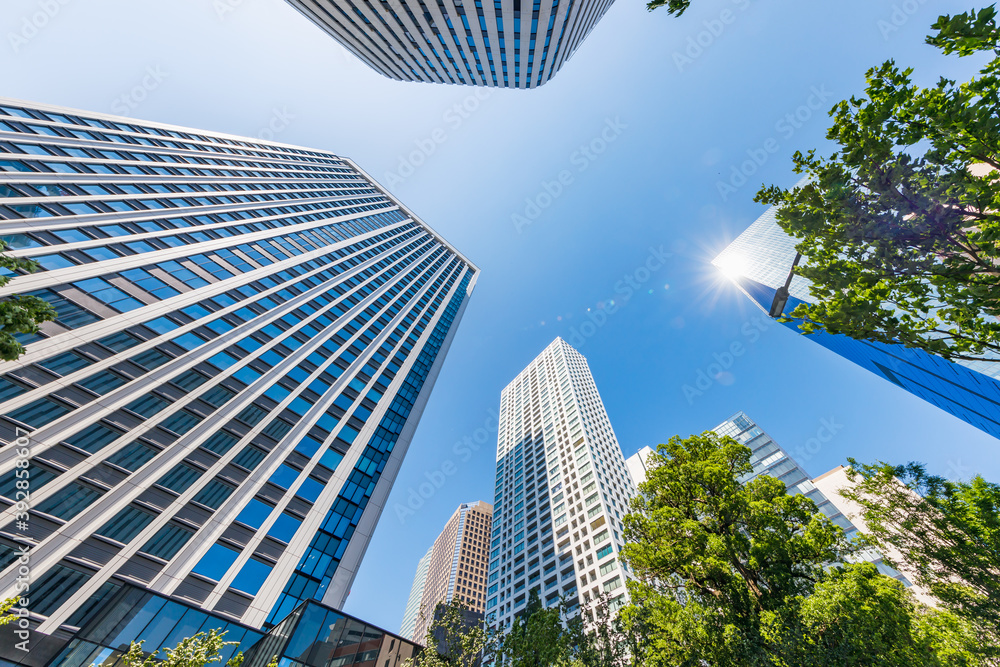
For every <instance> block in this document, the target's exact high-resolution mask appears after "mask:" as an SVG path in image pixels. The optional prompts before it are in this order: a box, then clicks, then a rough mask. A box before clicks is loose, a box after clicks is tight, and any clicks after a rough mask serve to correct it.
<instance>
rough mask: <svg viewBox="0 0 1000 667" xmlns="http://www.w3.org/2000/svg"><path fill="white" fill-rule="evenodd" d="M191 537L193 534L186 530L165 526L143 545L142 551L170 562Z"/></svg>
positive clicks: (176, 526) (174, 525)
mask: <svg viewBox="0 0 1000 667" xmlns="http://www.w3.org/2000/svg"><path fill="white" fill-rule="evenodd" d="M192 535H194V532H193V531H191V530H189V529H188V528H184V527H182V526H178V525H176V524H167V525H166V526H164V527H163V528H161V529H160V530H159V531H157V533H156V535H154V536H153V537H152V539H150V540H149V542H146V544H145V545H143V547H142V551H145V552H146V553H148V554H151V555H153V556H157V557H159V558H162V559H163V560H170V559H171V558H173V557H174V556H176V555H177V552H178V551H180V550H181V547H183V546H184V545H185V544H186V543H187V541H188V540H189V539H191V536H192Z"/></svg>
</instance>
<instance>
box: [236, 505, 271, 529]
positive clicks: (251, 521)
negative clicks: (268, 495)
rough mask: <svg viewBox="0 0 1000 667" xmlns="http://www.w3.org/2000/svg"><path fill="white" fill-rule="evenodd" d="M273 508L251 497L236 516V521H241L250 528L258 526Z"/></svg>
mask: <svg viewBox="0 0 1000 667" xmlns="http://www.w3.org/2000/svg"><path fill="white" fill-rule="evenodd" d="M273 509H274V508H273V507H271V506H270V505H268V504H267V503H265V502H262V501H260V500H257V499H256V498H251V499H250V502H249V503H247V505H246V507H244V508H243V510H242V511H241V512H240V513H239V515H238V516H237V517H236V520H237V521H242V522H243V523H245V524H246V525H248V526H250V527H251V528H260V527H261V526H262V525H263V524H264V521H265V520H267V517H268V516H270V514H271V510H273Z"/></svg>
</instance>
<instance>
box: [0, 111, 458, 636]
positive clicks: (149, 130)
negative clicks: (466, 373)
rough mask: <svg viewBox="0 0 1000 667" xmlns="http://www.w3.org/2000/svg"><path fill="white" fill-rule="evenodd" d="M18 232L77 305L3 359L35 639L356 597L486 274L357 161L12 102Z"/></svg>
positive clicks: (17, 526)
mask: <svg viewBox="0 0 1000 667" xmlns="http://www.w3.org/2000/svg"><path fill="white" fill-rule="evenodd" d="M0 237H2V238H3V239H5V240H6V241H7V243H8V244H9V245H10V247H11V248H13V251H12V252H13V254H15V255H17V256H20V257H28V258H32V259H34V260H36V261H37V262H38V263H39V264H40V266H41V270H40V271H38V272H36V273H33V274H29V275H21V276H16V277H15V278H14V279H13V281H12V282H11V283H10V284H8V285H7V286H6V287H4V288H3V289H2V291H0V296H2V297H8V298H9V297H10V296H11V295H12V294H31V295H35V296H38V297H41V298H42V299H45V300H46V301H48V302H49V303H51V304H52V305H53V306H54V307H55V309H56V311H57V313H58V315H57V317H56V319H55V321H53V322H48V323H45V324H43V325H42V327H41V331H40V333H39V334H37V335H32V336H21V339H22V342H23V343H24V344H25V346H26V352H25V354H24V355H23V356H22V357H21V358H20V359H18V360H17V361H15V362H5V363H3V364H0V441H2V442H3V443H4V445H3V446H0V511H2V512H3V516H2V518H0V597H3V598H6V597H9V596H10V595H11V594H12V593H13V592H14V591H15V589H16V587H17V585H18V576H19V575H18V564H17V561H18V557H19V556H18V554H19V553H20V552H19V545H21V544H25V543H27V544H30V546H31V594H30V600H31V605H30V612H31V619H32V623H33V627H34V628H35V629H36V630H37V632H38V633H39V636H43V635H52V634H53V633H60V632H71V631H72V629H73V628H79V627H80V626H81V624H83V623H85V622H86V621H87V618H88V617H87V613H88V610H93V609H95V608H98V607H99V606H100V604H101V601H102V600H105V599H108V598H109V597H110V596H113V595H115V594H116V591H118V590H120V589H121V588H122V586H124V585H135V586H138V587H140V588H142V589H143V590H148V591H150V592H154V593H157V594H160V595H163V596H167V597H169V598H171V599H178V600H182V601H185V602H187V603H190V604H193V605H195V606H197V607H199V608H201V609H204V610H209V611H212V612H214V613H215V614H217V615H222V616H225V617H227V618H231V619H233V620H234V621H236V622H239V623H242V624H245V625H247V626H250V627H255V628H264V627H269V626H270V625H272V624H274V623H276V622H278V621H280V620H281V619H282V618H284V617H286V616H287V615H288V614H289V613H290V612H291V611H292V610H293V609H295V608H297V607H298V606H299V605H300V603H302V602H304V601H307V600H314V601H318V602H322V603H323V604H326V605H329V606H332V607H340V606H341V605H342V604H343V602H344V600H345V598H346V596H347V593H348V591H349V590H350V586H351V582H352V581H353V578H354V575H355V573H356V571H357V569H358V566H359V563H360V561H361V558H362V556H363V555H364V552H365V549H366V547H367V544H368V541H369V539H370V537H371V534H372V532H373V531H374V528H375V524H376V522H377V521H378V518H379V515H380V514H381V511H382V508H383V505H384V503H385V499H386V497H387V495H388V493H389V490H390V487H391V486H392V483H393V481H394V479H395V476H396V472H397V471H398V469H399V466H400V464H401V462H402V459H403V456H404V455H405V453H406V449H407V447H408V445H409V442H410V439H411V437H412V435H413V432H414V429H415V428H416V423H417V420H418V419H419V416H420V413H421V411H422V410H423V407H424V405H425V403H426V401H427V398H428V394H429V392H430V391H431V387H432V385H433V384H434V380H435V378H436V377H437V374H438V372H439V370H440V367H441V364H442V363H443V360H444V357H445V354H446V351H447V349H448V346H449V345H450V342H451V340H452V337H453V336H454V333H455V329H456V328H457V325H458V321H459V319H460V318H461V315H462V313H463V311H464V308H465V306H466V304H467V301H468V299H469V297H470V295H471V293H472V290H473V287H474V285H475V282H476V277H477V275H478V269H477V268H476V267H475V266H474V265H473V264H472V263H471V262H469V261H468V260H467V259H466V258H465V257H463V256H462V254H461V253H459V252H458V251H457V250H456V249H455V248H453V247H452V246H451V245H450V244H449V243H448V242H447V241H445V240H444V239H443V238H441V237H440V236H439V235H437V234H436V233H435V232H434V231H433V230H432V229H431V228H430V227H428V226H427V225H426V224H425V223H424V222H423V221H421V220H420V219H419V218H418V217H417V216H415V215H414V214H413V213H412V212H411V211H409V210H408V209H407V208H406V207H405V206H403V205H402V204H401V203H400V202H398V201H397V200H395V199H394V198H393V197H392V196H391V195H389V194H388V193H387V192H385V191H384V190H383V189H382V188H381V187H380V186H379V185H378V184H376V183H375V182H373V181H372V180H371V179H370V178H369V177H368V176H367V175H366V174H365V173H364V172H363V171H362V170H361V169H359V168H358V167H357V165H355V164H354V163H353V162H352V161H351V160H349V159H346V158H343V157H339V156H337V155H334V154H332V153H328V152H324V151H316V150H309V149H303V148H297V147H293V146H287V145H283V144H277V143H271V142H265V141H258V140H253V139H245V138H240V137H234V136H229V135H222V134H216V133H211V132H205V131H200V130H190V129H185V128H179V127H173V126H167V125H160V124H153V123H139V122H136V121H133V120H128V119H123V118H117V117H112V116H105V115H101V114H92V113H84V112H78V111H72V110H68V109H63V108H57V107H49V106H42V105H36V104H28V103H24V102H18V101H14V100H0ZM25 471H26V473H25ZM24 474H26V475H27V481H25V479H24ZM24 489H27V490H28V491H29V492H30V501H29V505H30V512H29V516H28V518H27V520H22V518H23V517H20V516H19V514H20V513H21V512H22V509H21V508H19V507H18V506H17V505H16V504H15V503H16V501H18V500H20V499H22V498H23V494H22V495H21V496H19V495H18V494H19V492H20V491H21V490H24ZM67 629H68V630H67Z"/></svg>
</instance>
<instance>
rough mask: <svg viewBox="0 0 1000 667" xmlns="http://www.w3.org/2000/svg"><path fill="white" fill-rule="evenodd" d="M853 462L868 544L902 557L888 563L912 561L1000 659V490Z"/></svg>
mask: <svg viewBox="0 0 1000 667" xmlns="http://www.w3.org/2000/svg"><path fill="white" fill-rule="evenodd" d="M850 463H851V468H850V469H849V470H848V475H849V476H850V477H851V479H852V480H854V482H855V484H854V486H853V487H851V488H848V489H846V490H844V491H843V492H842V493H843V495H844V496H845V497H847V498H849V499H851V500H853V501H854V502H856V503H858V504H859V505H860V506H861V513H862V516H863V518H864V520H865V522H866V524H867V531H866V534H865V535H864V540H865V541H866V542H867V543H869V544H871V545H872V546H874V547H875V548H877V549H879V550H881V551H882V552H883V553H887V554H892V553H897V554H899V556H898V557H897V558H896V559H892V558H887V560H889V562H891V563H892V564H893V565H894V566H895V567H897V568H899V567H901V566H903V565H904V564H905V566H906V568H907V570H908V571H912V572H914V573H915V576H916V582H915V583H917V584H919V585H921V586H924V587H925V588H927V589H928V590H929V591H930V592H931V594H932V595H933V596H934V597H936V598H937V599H938V600H940V601H941V603H942V605H943V606H944V607H945V608H947V609H949V610H951V611H952V612H953V613H954V614H955V615H957V616H958V617H960V618H962V619H965V620H966V621H969V622H970V623H971V624H972V625H973V626H974V627H976V628H978V631H979V633H980V637H979V640H978V641H979V643H980V644H981V645H982V646H983V647H984V649H988V651H987V652H988V653H990V654H991V655H993V656H996V657H1000V630H998V628H1000V486H998V485H997V484H992V483H989V482H987V481H986V480H984V479H983V478H982V477H979V476H976V477H974V478H973V479H972V480H970V481H968V482H953V481H948V480H945V479H942V478H941V477H937V476H934V475H928V474H927V472H926V470H925V468H924V467H923V466H922V465H920V464H916V463H910V464H908V465H905V466H892V465H889V464H886V463H882V462H879V463H876V464H872V465H862V464H859V463H858V462H856V461H854V460H851V461H850ZM897 560H898V561H901V562H896V561H897Z"/></svg>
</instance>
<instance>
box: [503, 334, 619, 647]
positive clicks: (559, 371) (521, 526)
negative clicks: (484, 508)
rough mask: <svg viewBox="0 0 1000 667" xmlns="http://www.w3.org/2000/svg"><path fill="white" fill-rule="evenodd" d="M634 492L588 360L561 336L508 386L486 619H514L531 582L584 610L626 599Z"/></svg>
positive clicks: (549, 598) (549, 600)
mask: <svg viewBox="0 0 1000 667" xmlns="http://www.w3.org/2000/svg"><path fill="white" fill-rule="evenodd" d="M634 494H635V489H634V487H633V485H632V481H631V478H630V477H629V474H628V472H627V470H626V468H625V458H624V456H622V450H621V447H620V446H619V444H618V440H617V439H616V438H615V434H614V431H613V430H612V428H611V422H610V420H609V419H608V415H607V412H605V410H604V405H603V403H602V402H601V397H600V394H598V392H597V386H596V385H595V384H594V378H593V376H592V375H591V373H590V368H589V367H588V365H587V360H586V359H585V358H584V357H583V355H581V354H580V353H579V352H577V351H576V350H575V349H573V348H572V347H571V346H570V345H569V344H568V343H566V341H564V340H563V339H562V338H557V339H555V340H554V341H553V342H552V343H551V344H550V345H549V346H548V347H547V348H545V350H544V351H543V352H542V353H541V354H540V355H538V357H536V358H535V360H534V361H532V362H531V363H530V364H529V365H528V367H527V368H525V369H524V370H523V371H521V373H520V374H519V375H518V376H517V377H516V378H515V379H514V381H513V382H511V383H510V384H509V385H507V387H506V388H504V390H503V392H501V395H500V432H499V437H498V441H497V475H496V500H495V502H494V511H493V532H492V542H491V544H490V548H491V551H490V574H489V588H488V589H487V596H488V600H487V602H486V614H487V621H489V622H491V623H493V624H494V625H496V626H497V627H501V628H504V627H507V626H509V625H510V623H511V621H512V620H513V618H514V616H515V615H516V614H518V613H519V612H521V611H523V610H524V608H525V605H526V603H527V601H528V599H529V597H530V594H531V592H532V591H535V592H537V594H538V597H539V599H540V600H541V601H542V604H543V605H545V606H552V605H554V604H557V603H558V601H559V600H560V598H562V597H563V596H569V597H571V598H575V599H576V600H578V601H579V603H581V604H582V606H583V607H584V613H585V614H586V613H587V611H588V610H587V609H586V607H587V603H589V602H591V601H593V600H595V599H596V598H597V597H598V596H601V595H604V594H607V595H608V596H609V597H610V598H611V599H612V604H613V606H614V607H616V608H617V607H618V606H620V605H622V604H624V603H625V601H626V599H627V598H626V592H625V573H624V571H623V570H622V569H621V567H620V565H619V563H618V562H617V561H618V553H619V551H620V550H621V546H622V517H623V516H624V515H625V514H626V513H627V506H628V501H629V500H630V499H631V498H632V496H633V495H634ZM571 607H574V608H575V607H576V605H571ZM571 611H572V609H571Z"/></svg>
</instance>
